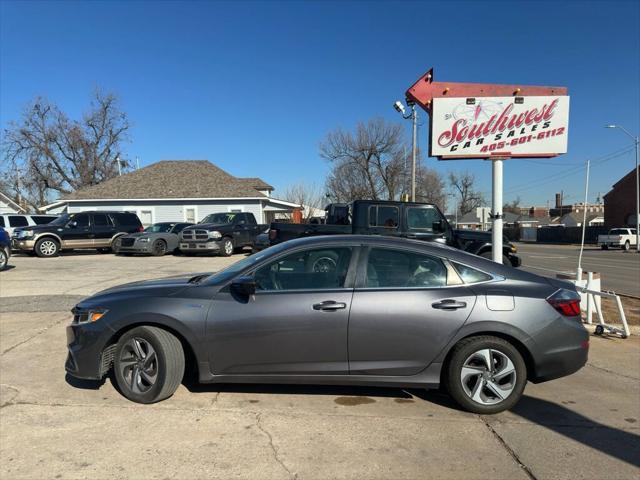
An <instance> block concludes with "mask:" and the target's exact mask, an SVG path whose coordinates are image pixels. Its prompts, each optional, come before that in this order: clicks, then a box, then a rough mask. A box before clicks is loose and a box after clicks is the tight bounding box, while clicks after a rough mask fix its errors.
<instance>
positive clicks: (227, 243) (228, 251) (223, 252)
mask: <svg viewBox="0 0 640 480" xmlns="http://www.w3.org/2000/svg"><path fill="white" fill-rule="evenodd" d="M221 247H222V248H220V256H221V257H230V256H231V255H233V250H234V248H233V241H232V240H231V239H230V238H229V237H224V238H223V239H222V245H221Z"/></svg>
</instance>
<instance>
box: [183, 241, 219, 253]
mask: <svg viewBox="0 0 640 480" xmlns="http://www.w3.org/2000/svg"><path fill="white" fill-rule="evenodd" d="M179 248H180V251H182V252H210V253H217V252H219V251H221V250H222V241H220V240H209V241H206V242H197V241H192V240H191V241H185V240H180V244H179Z"/></svg>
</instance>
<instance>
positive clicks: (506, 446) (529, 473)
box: [478, 415, 538, 480]
mask: <svg viewBox="0 0 640 480" xmlns="http://www.w3.org/2000/svg"><path fill="white" fill-rule="evenodd" d="M478 418H479V419H480V421H481V422H482V423H484V425H485V426H486V427H487V428H488V429H489V432H491V433H492V434H493V436H494V438H495V439H496V440H497V441H498V443H500V445H502V448H504V449H505V450H506V452H507V453H508V454H509V456H510V457H511V458H512V459H513V461H514V462H516V463H517V464H518V466H519V467H520V468H521V469H522V470H523V471H524V473H525V474H526V475H527V476H528V477H529V478H530V479H531V480H538V479H537V478H536V476H535V475H534V474H533V472H532V471H531V469H530V468H529V467H528V466H527V465H525V464H524V463H523V462H522V460H520V457H518V454H517V453H516V452H515V451H514V450H513V449H512V448H511V447H510V446H509V444H508V443H507V442H506V441H505V440H504V439H503V438H502V437H501V436H500V434H499V433H498V432H496V431H495V430H494V428H493V427H492V426H491V425H490V424H489V422H487V421H486V420H485V419H484V418H483V417H482V416H481V415H478Z"/></svg>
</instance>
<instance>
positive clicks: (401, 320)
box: [66, 235, 589, 413]
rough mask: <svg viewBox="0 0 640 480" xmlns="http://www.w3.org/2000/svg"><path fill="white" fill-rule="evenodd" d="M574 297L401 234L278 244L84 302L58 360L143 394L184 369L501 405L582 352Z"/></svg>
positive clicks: (553, 284)
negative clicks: (437, 393)
mask: <svg viewBox="0 0 640 480" xmlns="http://www.w3.org/2000/svg"><path fill="white" fill-rule="evenodd" d="M579 302H580V298H579V296H578V294H577V293H576V290H575V288H574V286H573V285H572V284H570V283H567V282H562V281H558V280H553V279H549V278H543V277H540V276H537V275H534V274H531V273H527V272H524V271H522V270H517V269H515V268H511V267H507V266H503V265H500V264H497V263H493V262H491V261H489V260H486V259H484V258H481V257H477V256H475V255H471V254H468V253H465V252H462V251H460V250H456V249H453V248H449V247H446V246H441V245H438V244H435V243H427V242H420V241H413V240H405V239H394V238H390V237H376V236H358V235H348V236H327V237H309V238H303V239H297V240H292V241H289V242H285V243H282V244H279V245H277V246H274V247H270V248H267V249H266V250H264V251H262V252H260V253H257V254H255V255H252V256H250V257H247V258H244V259H243V260H241V261H239V262H237V263H235V264H233V265H231V266H230V267H228V268H227V269H225V270H222V271H220V272H218V273H216V274H210V275H209V274H201V275H195V276H193V275H191V276H184V277H180V278H167V279H162V280H154V281H146V282H138V283H132V284H128V285H123V286H121V287H115V288H112V289H109V290H106V291H104V292H101V293H98V294H96V295H94V296H93V297H90V298H88V299H86V300H83V301H82V302H81V303H80V304H78V305H77V306H76V307H75V309H74V320H73V323H72V324H71V325H70V326H69V327H68V332H67V336H68V340H69V355H68V357H67V363H66V369H67V372H68V373H69V374H71V375H73V376H76V377H80V378H92V379H100V378H102V377H103V376H105V375H106V374H107V373H108V372H109V371H110V370H111V369H113V373H114V375H113V378H114V379H115V382H116V383H117V386H118V390H119V391H120V392H122V393H123V394H124V395H125V396H126V397H127V398H129V399H131V400H133V401H135V402H140V403H151V402H156V401H159V400H162V399H164V398H167V397H169V396H171V395H172V394H173V392H174V391H175V390H176V389H177V388H178V385H179V384H180V382H181V380H182V378H183V375H184V373H185V370H188V371H190V372H193V373H196V374H197V376H198V378H199V380H200V382H203V383H244V382H249V383H298V384H300V383H304V384H333V385H347V384H348V385H380V386H382V385H386V386H397V387H400V388H406V387H422V388H437V387H439V386H440V384H441V383H443V384H444V386H445V387H446V389H447V390H448V391H449V393H450V394H451V396H452V397H453V398H454V399H455V400H456V401H457V402H458V403H459V404H460V405H461V406H462V407H464V408H465V409H467V410H469V411H472V412H478V413H495V412H499V411H502V410H505V409H508V408H510V407H512V406H513V405H514V404H515V403H516V402H517V401H518V399H519V398H520V397H521V395H522V392H523V390H524V388H525V385H526V383H527V381H532V382H542V381H546V380H551V379H553V378H558V377H562V376H564V375H569V374H571V373H573V372H575V371H577V370H578V369H580V368H581V367H582V366H583V365H584V364H585V363H586V361H587V352H588V347H589V335H588V333H587V331H586V329H585V328H584V327H583V325H582V322H581V318H580V303H579Z"/></svg>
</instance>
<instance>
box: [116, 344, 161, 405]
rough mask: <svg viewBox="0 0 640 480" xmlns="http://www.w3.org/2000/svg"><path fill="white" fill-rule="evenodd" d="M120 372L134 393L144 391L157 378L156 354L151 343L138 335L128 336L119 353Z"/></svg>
mask: <svg viewBox="0 0 640 480" xmlns="http://www.w3.org/2000/svg"><path fill="white" fill-rule="evenodd" d="M119 365H120V373H121V375H122V378H123V379H124V380H125V382H126V384H127V386H128V387H129V388H130V389H131V391H132V392H134V393H145V392H148V391H149V390H150V389H151V387H153V386H154V385H155V383H156V380H157V379H158V356H157V355H156V351H155V350H154V349H153V347H152V346H151V344H150V343H149V342H148V341H147V340H145V339H143V338H139V337H132V338H130V339H129V340H128V341H127V343H125V344H124V346H123V348H122V351H121V353H120V362H119Z"/></svg>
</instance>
